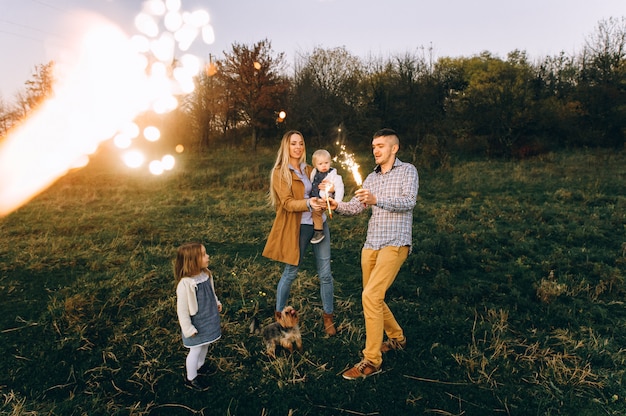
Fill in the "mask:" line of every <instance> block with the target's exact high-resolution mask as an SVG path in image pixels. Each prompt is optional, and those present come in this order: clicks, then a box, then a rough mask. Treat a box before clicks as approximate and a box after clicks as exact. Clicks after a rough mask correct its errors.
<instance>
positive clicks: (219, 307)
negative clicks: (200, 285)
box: [209, 273, 222, 312]
mask: <svg viewBox="0 0 626 416" xmlns="http://www.w3.org/2000/svg"><path fill="white" fill-rule="evenodd" d="M209 279H210V280H211V288H213V294H214V295H215V302H216V303H217V311H218V312H222V302H220V300H219V299H218V298H217V292H215V284H214V283H213V273H210V274H209Z"/></svg>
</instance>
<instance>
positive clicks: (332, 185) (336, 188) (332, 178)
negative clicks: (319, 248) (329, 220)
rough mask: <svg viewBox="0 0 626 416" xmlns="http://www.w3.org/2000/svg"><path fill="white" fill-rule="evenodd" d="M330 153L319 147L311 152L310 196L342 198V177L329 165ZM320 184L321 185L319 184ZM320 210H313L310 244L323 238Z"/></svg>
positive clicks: (322, 221) (322, 220)
mask: <svg viewBox="0 0 626 416" xmlns="http://www.w3.org/2000/svg"><path fill="white" fill-rule="evenodd" d="M330 160H331V158H330V153H328V151H327V150H324V149H319V150H316V151H315V152H314V153H313V156H312V162H313V167H314V169H313V171H312V172H311V183H312V185H313V187H312V189H311V196H314V197H317V198H322V199H327V198H328V197H331V198H333V199H335V200H336V201H342V200H343V194H344V186H343V179H341V176H340V175H339V174H338V173H337V169H335V168H332V167H331V166H330ZM320 185H321V186H320ZM322 215H323V213H322V212H320V211H313V212H312V213H311V216H312V217H313V230H314V233H313V238H311V243H312V244H317V243H319V242H320V241H322V240H323V239H324V231H323V229H324V218H323V217H322Z"/></svg>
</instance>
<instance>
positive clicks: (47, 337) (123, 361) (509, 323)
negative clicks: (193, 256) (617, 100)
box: [0, 150, 626, 416]
mask: <svg viewBox="0 0 626 416" xmlns="http://www.w3.org/2000/svg"><path fill="white" fill-rule="evenodd" d="M273 158H274V150H271V151H259V153H258V154H256V155H253V156H251V155H246V154H244V153H243V152H241V153H240V152H237V151H233V150H219V151H214V152H211V153H208V154H206V155H205V156H202V157H200V156H191V155H187V156H186V158H183V160H181V161H180V162H179V164H178V165H177V167H176V168H175V169H174V170H173V171H171V172H168V173H166V174H165V175H163V176H160V177H153V176H149V175H148V174H144V173H143V172H136V171H128V170H127V169H125V168H123V167H121V166H119V165H118V164H117V162H112V161H108V159H107V158H106V157H105V156H104V155H102V156H101V157H100V158H98V159H97V160H96V161H94V163H92V164H91V165H90V166H88V167H87V168H85V169H83V170H80V171H76V172H72V173H70V174H68V175H67V176H65V177H63V178H61V179H60V180H59V181H58V182H56V183H55V184H54V185H53V186H52V187H51V188H50V189H48V190H46V191H45V192H44V193H42V194H41V195H39V196H38V197H36V198H35V199H34V200H33V201H31V202H30V203H28V204H26V205H25V206H23V207H22V208H20V209H19V210H17V211H15V212H13V213H12V214H10V215H8V216H6V217H4V218H0V290H1V292H2V294H3V296H2V301H1V302H0V305H1V309H0V333H1V336H0V354H1V355H2V357H3V358H2V360H0V392H1V394H2V401H0V412H1V413H2V414H6V415H39V414H42V415H43V414H51V415H136V416H139V415H241V416H245V415H282V416H287V415H292V416H301V415H323V416H326V415H422V414H425V415H623V414H626V386H625V385H624V383H625V382H626V373H625V368H626V366H625V364H626V363H625V361H626V330H625V326H626V305H625V304H624V296H625V294H626V282H625V281H624V279H625V277H626V234H625V231H626V227H625V225H626V154H624V152H620V153H615V152H608V151H594V152H591V151H580V152H576V153H563V154H549V155H544V156H542V157H540V158H536V159H531V160H526V161H520V162H503V161H467V162H462V163H461V162H457V163H452V166H451V167H450V168H449V169H447V170H442V171H429V170H425V169H420V166H417V168H418V170H419V172H420V192H419V197H418V203H417V206H416V208H415V221H414V251H413V254H411V256H410V257H409V259H408V260H407V262H406V263H405V265H404V267H403V268H402V270H401V273H400V275H399V276H398V279H397V280H396V282H395V283H394V285H393V286H392V288H391V289H390V290H389V292H388V299H387V301H388V303H389V304H390V306H391V308H392V310H393V311H394V312H395V313H396V316H397V318H398V320H399V321H400V322H401V324H402V325H403V326H404V328H405V331H406V334H407V337H408V342H409V345H408V348H407V350H406V351H402V352H395V353H389V354H388V355H386V356H385V361H384V363H383V370H384V371H383V373H382V374H380V375H377V376H375V377H372V378H369V379H367V380H363V381H352V382H351V381H346V380H344V379H343V378H342V377H341V376H340V374H341V372H342V371H343V370H344V369H346V368H347V367H348V366H349V365H352V364H354V363H355V362H356V361H358V360H359V358H360V351H361V349H362V348H363V344H364V328H363V318H362V311H361V305H360V287H361V283H360V278H361V277H360V271H359V260H358V259H359V255H360V248H361V246H362V244H363V241H364V239H365V231H366V226H367V216H366V215H364V216H361V217H354V218H346V217H343V218H342V217H340V216H335V217H334V218H333V219H332V220H331V222H330V228H331V234H332V249H333V274H334V277H335V287H336V291H335V295H336V321H337V324H338V326H339V328H338V329H339V331H340V332H339V334H338V336H336V337H334V338H327V337H325V336H324V334H323V328H322V320H321V314H322V311H321V301H320V298H319V285H318V281H317V278H316V274H315V267H314V265H313V261H312V255H309V256H308V257H307V260H306V262H305V263H304V265H303V268H302V271H301V272H300V276H299V278H298V280H297V281H296V283H295V284H294V286H293V290H292V298H291V303H292V304H293V305H294V306H295V307H296V308H297V309H299V311H300V315H301V319H302V321H301V328H302V332H303V341H304V352H303V353H294V354H292V355H287V354H285V353H282V352H281V353H279V354H278V357H277V359H275V360H274V359H270V358H269V357H268V356H266V355H265V353H264V351H263V347H262V345H261V342H260V339H259V338H258V337H257V336H256V335H250V334H249V331H248V324H249V321H250V318H251V317H252V316H254V315H256V316H257V317H258V318H259V319H260V320H261V321H262V322H263V323H269V322H270V321H271V317H272V313H273V305H274V300H275V286H276V283H277V281H278V279H279V276H280V273H281V271H282V265H281V264H278V263H276V262H272V261H269V260H267V259H265V258H263V257H262V256H261V251H262V249H263V246H264V244H265V237H266V235H267V233H268V232H269V229H270V226H271V223H272V220H273V217H274V215H273V211H272V209H271V208H269V207H268V206H267V205H266V200H265V194H266V192H267V187H268V181H267V178H268V174H269V170H270V168H271V166H272V162H273ZM401 158H403V159H405V160H406V159H407V158H406V157H403V156H402V155H401ZM358 162H359V163H360V164H361V166H362V167H367V166H371V164H372V158H371V155H369V154H364V155H360V156H359V157H358ZM362 173H364V174H365V173H367V169H364V168H362ZM343 175H344V181H345V182H346V187H347V189H346V194H347V195H350V194H351V193H352V192H353V190H354V185H353V182H352V180H351V177H350V176H349V175H347V174H346V173H345V172H343ZM191 240H197V241H201V242H204V243H205V244H206V247H207V251H208V252H209V255H210V256H211V265H210V268H211V269H212V270H213V272H214V275H215V277H216V281H215V284H216V289H217V292H218V296H219V297H220V300H221V301H222V303H223V304H224V311H223V314H222V327H223V337H222V339H221V340H220V341H218V342H217V343H216V344H214V345H213V346H212V347H211V348H210V350H209V358H210V362H211V365H212V366H213V368H214V374H212V375H210V376H209V377H210V380H211V385H212V387H211V389H210V390H209V391H207V392H203V393H198V392H195V391H192V390H189V389H187V388H185V387H184V385H183V383H182V380H183V372H184V359H185V355H186V350H185V348H184V347H183V346H182V342H181V340H180V335H179V327H178V323H177V320H176V313H175V283H174V280H173V277H172V271H171V262H172V259H173V257H174V253H175V249H176V247H177V246H178V245H179V244H181V243H183V242H186V241H191Z"/></svg>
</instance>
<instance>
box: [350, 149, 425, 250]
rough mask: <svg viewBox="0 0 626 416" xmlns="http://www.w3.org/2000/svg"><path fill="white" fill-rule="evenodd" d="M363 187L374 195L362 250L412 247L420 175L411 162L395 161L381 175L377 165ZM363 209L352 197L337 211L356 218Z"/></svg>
mask: <svg viewBox="0 0 626 416" xmlns="http://www.w3.org/2000/svg"><path fill="white" fill-rule="evenodd" d="M363 188H365V189H369V190H370V192H371V193H372V194H373V195H375V196H376V201H377V202H376V205H373V206H372V216H371V217H370V220H369V224H368V227H367V238H366V239H365V245H364V246H363V248H368V249H372V250H380V249H381V248H383V247H387V246H395V247H402V246H409V249H410V247H411V245H412V236H413V207H415V200H416V199H417V190H418V188H419V176H418V174H417V169H415V166H413V165H411V164H410V163H404V162H402V161H400V159H398V158H396V160H395V162H394V164H393V167H392V168H391V169H390V170H389V171H388V172H387V173H382V172H381V171H380V166H376V169H374V171H373V172H372V173H370V174H369V175H368V176H367V178H365V181H364V182H363ZM365 208H366V207H365V206H363V204H362V203H361V202H360V201H359V200H358V199H357V198H356V197H353V198H352V199H351V200H350V201H348V202H339V205H338V206H337V212H338V213H339V214H343V215H356V214H359V213H361V212H362V211H363V210H364V209H365Z"/></svg>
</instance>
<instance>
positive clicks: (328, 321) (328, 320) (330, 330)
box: [324, 312, 337, 337]
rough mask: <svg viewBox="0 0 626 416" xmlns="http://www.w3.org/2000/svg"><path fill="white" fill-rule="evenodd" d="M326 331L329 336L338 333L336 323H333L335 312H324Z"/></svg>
mask: <svg viewBox="0 0 626 416" xmlns="http://www.w3.org/2000/svg"><path fill="white" fill-rule="evenodd" d="M324 331H326V333H327V334H328V335H329V336H331V337H332V336H333V335H335V334H337V330H336V329H335V324H334V323H333V314H332V313H325V312H324Z"/></svg>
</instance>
